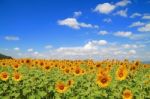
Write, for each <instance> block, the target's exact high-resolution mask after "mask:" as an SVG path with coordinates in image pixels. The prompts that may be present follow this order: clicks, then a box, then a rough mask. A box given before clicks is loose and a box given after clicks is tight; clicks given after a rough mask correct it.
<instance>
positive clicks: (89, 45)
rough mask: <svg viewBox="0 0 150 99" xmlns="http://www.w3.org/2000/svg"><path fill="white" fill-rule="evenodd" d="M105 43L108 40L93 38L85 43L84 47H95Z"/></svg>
mask: <svg viewBox="0 0 150 99" xmlns="http://www.w3.org/2000/svg"><path fill="white" fill-rule="evenodd" d="M107 43H108V42H107V41H106V40H99V41H97V40H93V41H90V42H88V43H87V44H85V45H84V48H87V49H92V48H97V47H98V46H104V45H106V44H107Z"/></svg>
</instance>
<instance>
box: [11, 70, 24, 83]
mask: <svg viewBox="0 0 150 99" xmlns="http://www.w3.org/2000/svg"><path fill="white" fill-rule="evenodd" d="M12 79H13V80H14V81H20V80H21V79H22V75H21V74H20V73H18V72H15V73H14V74H13V77H12Z"/></svg>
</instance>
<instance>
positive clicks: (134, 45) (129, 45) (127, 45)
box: [122, 44, 140, 49]
mask: <svg viewBox="0 0 150 99" xmlns="http://www.w3.org/2000/svg"><path fill="white" fill-rule="evenodd" d="M122 46H123V48H125V49H131V48H138V47H140V46H138V45H136V44H123V45H122Z"/></svg>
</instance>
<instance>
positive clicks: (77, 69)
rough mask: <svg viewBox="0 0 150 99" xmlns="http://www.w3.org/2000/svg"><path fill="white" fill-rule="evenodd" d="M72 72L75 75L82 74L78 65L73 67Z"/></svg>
mask: <svg viewBox="0 0 150 99" xmlns="http://www.w3.org/2000/svg"><path fill="white" fill-rule="evenodd" d="M74 74H75V75H76V76H79V75H81V74H82V70H81V68H80V67H77V68H75V69H74Z"/></svg>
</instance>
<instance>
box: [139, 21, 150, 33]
mask: <svg viewBox="0 0 150 99" xmlns="http://www.w3.org/2000/svg"><path fill="white" fill-rule="evenodd" d="M138 31H140V32H150V23H148V24H146V25H145V26H143V27H140V28H138Z"/></svg>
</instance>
